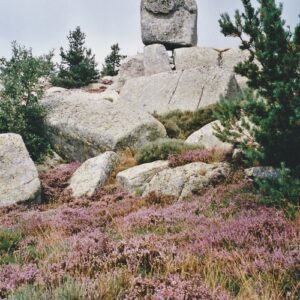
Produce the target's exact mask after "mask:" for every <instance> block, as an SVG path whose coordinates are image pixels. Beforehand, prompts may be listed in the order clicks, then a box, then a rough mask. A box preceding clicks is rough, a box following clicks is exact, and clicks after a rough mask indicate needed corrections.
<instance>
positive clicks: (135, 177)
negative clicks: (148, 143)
mask: <svg viewBox="0 0 300 300" xmlns="http://www.w3.org/2000/svg"><path fill="white" fill-rule="evenodd" d="M168 167H169V162H168V161H164V160H158V161H155V162H151V163H147V164H142V165H139V166H135V167H132V168H129V169H127V170H125V171H122V172H120V173H118V175H117V183H118V184H119V185H120V186H121V187H122V188H123V189H125V190H126V191H128V192H131V193H137V192H142V191H143V189H144V188H145V185H146V184H147V183H149V182H150V180H151V179H152V177H153V176H154V175H156V174H157V173H158V172H160V171H162V170H165V169H167V168H168Z"/></svg>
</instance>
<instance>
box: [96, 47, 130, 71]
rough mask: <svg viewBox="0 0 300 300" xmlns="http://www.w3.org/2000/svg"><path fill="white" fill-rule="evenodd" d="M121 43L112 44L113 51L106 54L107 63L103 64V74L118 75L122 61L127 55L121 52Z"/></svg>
mask: <svg viewBox="0 0 300 300" xmlns="http://www.w3.org/2000/svg"><path fill="white" fill-rule="evenodd" d="M120 51H121V49H120V47H119V44H114V45H112V46H111V53H110V54H109V55H108V56H106V58H105V63H104V65H102V71H101V76H102V77H103V76H116V75H118V72H119V67H120V62H121V60H122V59H124V58H125V57H126V56H125V55H122V54H120Z"/></svg>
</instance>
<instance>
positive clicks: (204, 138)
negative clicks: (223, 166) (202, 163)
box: [185, 121, 233, 152]
mask: <svg viewBox="0 0 300 300" xmlns="http://www.w3.org/2000/svg"><path fill="white" fill-rule="evenodd" d="M215 126H219V127H221V128H222V125H221V122H220V121H214V122H211V123H209V124H207V125H205V126H204V127H202V128H201V129H199V130H198V131H196V132H194V133H193V134H192V135H190V136H189V137H188V138H187V140H186V141H185V143H186V144H190V145H202V146H203V147H204V148H205V149H218V150H221V151H224V152H230V151H232V149H233V146H232V145H230V144H228V143H223V142H222V141H221V140H220V139H219V138H217V137H216V136H215V134H214V132H215V130H214V128H215Z"/></svg>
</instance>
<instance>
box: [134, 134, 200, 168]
mask: <svg viewBox="0 0 300 300" xmlns="http://www.w3.org/2000/svg"><path fill="white" fill-rule="evenodd" d="M199 147H200V146H195V145H186V144H184V141H182V140H177V139H167V138H166V139H158V140H156V141H154V142H150V143H148V144H145V145H144V146H143V147H141V148H140V149H139V151H138V152H137V154H136V160H137V162H138V163H139V164H143V163H149V162H153V161H156V160H166V159H167V158H168V156H169V155H170V154H179V153H182V152H184V151H187V150H193V149H197V148H199Z"/></svg>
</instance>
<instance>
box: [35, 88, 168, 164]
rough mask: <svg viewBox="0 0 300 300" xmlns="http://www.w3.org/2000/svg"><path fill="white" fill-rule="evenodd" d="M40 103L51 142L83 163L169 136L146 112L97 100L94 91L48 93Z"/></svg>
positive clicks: (70, 156)
mask: <svg viewBox="0 0 300 300" xmlns="http://www.w3.org/2000/svg"><path fill="white" fill-rule="evenodd" d="M100 95H101V94H100ZM98 98H99V95H98ZM41 104H42V106H43V107H44V108H45V110H46V113H47V117H46V125H47V128H48V131H49V135H50V141H51V143H52V145H53V147H54V149H55V151H56V152H57V153H58V154H59V155H61V156H62V157H63V158H65V159H67V160H71V161H81V162H83V161H85V160H87V159H89V158H92V157H95V156H97V155H99V154H100V153H103V152H106V151H119V150H120V151H121V150H123V149H126V148H128V147H129V148H131V149H137V148H139V147H140V146H141V145H143V144H144V143H147V142H149V141H153V140H156V139H158V138H160V137H164V136H166V131H165V128H164V127H163V125H162V124H161V123H159V122H158V121H157V120H155V119H154V118H153V117H152V116H151V115H149V114H147V113H146V112H143V111H140V110H137V109H135V108H132V107H128V106H126V105H122V104H118V105H116V104H114V103H111V102H109V101H106V100H101V99H97V95H95V94H90V93H86V92H83V91H79V90H69V91H61V92H55V93H46V95H45V97H44V99H43V100H42V101H41Z"/></svg>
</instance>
